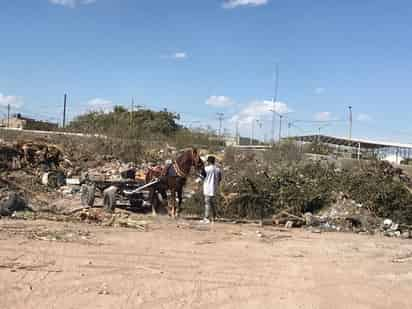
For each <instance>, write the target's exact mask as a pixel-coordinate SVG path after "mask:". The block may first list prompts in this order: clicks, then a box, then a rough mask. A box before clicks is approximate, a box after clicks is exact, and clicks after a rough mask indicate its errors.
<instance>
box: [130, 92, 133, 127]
mask: <svg viewBox="0 0 412 309" xmlns="http://www.w3.org/2000/svg"><path fill="white" fill-rule="evenodd" d="M133 111H134V98H133V97H132V104H131V106H130V113H129V129H131V128H132V127H133Z"/></svg>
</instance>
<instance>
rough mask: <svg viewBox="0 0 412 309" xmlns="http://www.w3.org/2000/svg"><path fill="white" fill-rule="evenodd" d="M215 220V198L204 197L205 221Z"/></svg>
mask: <svg viewBox="0 0 412 309" xmlns="http://www.w3.org/2000/svg"><path fill="white" fill-rule="evenodd" d="M209 218H210V220H215V218H216V198H215V197H214V196H205V219H209Z"/></svg>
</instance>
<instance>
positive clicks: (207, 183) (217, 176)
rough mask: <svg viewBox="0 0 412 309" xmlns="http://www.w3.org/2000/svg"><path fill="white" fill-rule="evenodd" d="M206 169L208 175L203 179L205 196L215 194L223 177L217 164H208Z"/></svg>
mask: <svg viewBox="0 0 412 309" xmlns="http://www.w3.org/2000/svg"><path fill="white" fill-rule="evenodd" d="M205 171H206V177H205V179H204V181H203V194H204V195H205V196H215V194H216V192H217V189H218V187H219V182H220V180H221V179H222V172H221V171H220V168H218V167H217V166H216V165H208V166H206V167H205Z"/></svg>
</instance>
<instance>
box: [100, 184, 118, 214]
mask: <svg viewBox="0 0 412 309" xmlns="http://www.w3.org/2000/svg"><path fill="white" fill-rule="evenodd" d="M116 192H117V188H116V187H114V186H112V187H110V188H107V189H106V190H104V192H103V208H104V210H106V211H107V212H113V211H114V209H115V208H116Z"/></svg>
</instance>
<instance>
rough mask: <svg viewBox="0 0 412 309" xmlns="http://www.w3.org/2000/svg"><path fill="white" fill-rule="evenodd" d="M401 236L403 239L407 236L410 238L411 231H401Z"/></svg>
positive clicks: (411, 236)
mask: <svg viewBox="0 0 412 309" xmlns="http://www.w3.org/2000/svg"><path fill="white" fill-rule="evenodd" d="M401 238H403V239H409V238H412V235H411V231H405V232H402V234H401Z"/></svg>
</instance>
